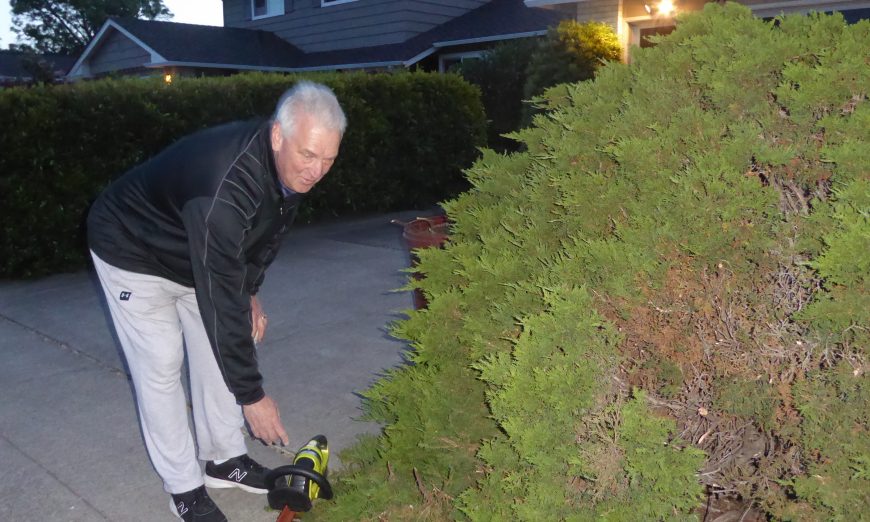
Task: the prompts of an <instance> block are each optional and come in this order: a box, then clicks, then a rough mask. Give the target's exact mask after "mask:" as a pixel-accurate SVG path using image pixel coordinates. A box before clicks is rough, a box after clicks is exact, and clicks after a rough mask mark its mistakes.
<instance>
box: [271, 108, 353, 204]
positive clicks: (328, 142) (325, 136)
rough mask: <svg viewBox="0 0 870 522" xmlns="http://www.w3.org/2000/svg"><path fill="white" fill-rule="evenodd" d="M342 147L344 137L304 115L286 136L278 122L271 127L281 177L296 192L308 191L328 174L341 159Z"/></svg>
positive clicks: (276, 161) (298, 117)
mask: <svg viewBox="0 0 870 522" xmlns="http://www.w3.org/2000/svg"><path fill="white" fill-rule="evenodd" d="M340 144H341V134H340V133H339V132H338V131H337V130H334V129H328V128H326V127H323V126H322V125H320V124H319V123H318V122H317V120H316V119H315V118H314V117H312V116H311V115H309V114H306V113H304V112H300V113H299V115H298V116H297V118H296V124H295V126H294V128H293V132H292V133H291V134H290V135H289V136H284V134H283V133H282V132H281V125H280V124H279V123H278V122H277V121H276V122H275V123H273V124H272V150H273V151H274V153H275V167H276V168H277V169H278V177H279V178H280V179H281V183H283V184H284V186H285V187H287V188H289V189H290V190H293V191H294V192H299V193H301V194H304V193H306V192H308V191H309V190H311V188H312V187H314V185H316V184H317V182H318V181H320V180H321V179H322V178H323V176H325V175H326V173H327V172H328V171H329V168H330V167H332V164H333V163H334V162H335V158H336V156H338V146H339V145H340Z"/></svg>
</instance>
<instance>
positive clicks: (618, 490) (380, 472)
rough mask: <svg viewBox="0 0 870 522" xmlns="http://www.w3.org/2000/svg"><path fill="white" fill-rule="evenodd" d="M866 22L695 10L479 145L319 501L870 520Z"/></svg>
mask: <svg viewBox="0 0 870 522" xmlns="http://www.w3.org/2000/svg"><path fill="white" fill-rule="evenodd" d="M868 48H870V21H863V22H860V23H858V24H855V25H847V24H846V23H845V22H844V20H843V17H842V16H841V15H839V14H834V15H819V14H811V15H806V16H804V15H789V16H784V17H782V18H779V19H776V20H771V21H765V20H761V19H758V18H756V17H754V16H753V15H752V12H751V11H750V10H749V9H748V8H746V7H744V6H740V5H738V4H735V3H727V4H724V5H720V4H716V3H708V4H706V6H705V7H704V9H703V11H702V12H696V13H689V14H686V15H683V16H681V17H680V18H679V20H678V23H677V28H676V30H675V31H674V32H673V33H672V34H670V35H668V36H666V37H663V38H662V39H661V40H659V41H658V45H657V46H655V47H653V48H649V49H642V50H637V54H634V55H633V57H632V64H631V65H625V64H620V63H610V64H607V65H606V66H604V67H602V68H601V69H600V70H599V71H598V72H597V74H596V75H595V78H594V80H592V81H586V82H578V83H573V84H561V85H559V86H557V87H554V88H551V89H549V90H548V91H547V92H546V93H545V94H544V97H543V98H542V99H541V100H542V102H543V105H544V106H545V108H546V110H547V112H545V113H543V114H539V115H537V116H536V117H535V120H534V124H533V125H532V126H531V127H529V128H526V129H524V130H522V131H519V132H517V133H515V134H514V136H515V137H516V138H517V139H519V140H521V141H522V143H523V144H524V145H525V147H526V148H525V150H524V152H521V153H516V154H511V155H502V154H497V153H494V152H493V151H485V153H484V155H483V157H482V158H481V159H480V160H478V161H477V162H476V163H475V164H474V166H473V167H472V168H471V169H469V170H468V171H467V175H468V178H469V180H470V182H471V183H472V186H473V188H472V189H471V190H470V191H468V192H466V193H464V194H462V195H461V196H460V197H459V198H457V199H455V200H452V201H449V202H446V203H445V204H444V207H445V209H446V210H447V212H448V215H449V216H450V217H451V219H452V227H451V235H450V241H449V242H448V244H447V245H446V248H444V249H424V250H422V251H420V252H419V258H420V264H419V265H418V267H417V268H418V269H419V270H420V271H422V272H423V273H424V274H425V278H424V279H423V280H421V281H412V282H411V283H410V285H411V286H414V287H419V288H422V290H423V291H424V293H425V294H426V296H427V298H428V301H429V308H428V309H427V310H422V311H414V312H410V315H409V317H408V319H407V320H403V321H401V322H399V323H398V324H397V325H396V327H395V330H394V331H395V333H396V335H398V336H400V337H402V338H405V339H408V340H409V341H410V342H411V345H412V351H411V353H410V354H409V355H408V359H409V362H410V363H411V364H408V365H406V366H403V367H402V368H400V369H396V370H394V371H392V372H391V373H390V374H389V375H388V377H387V378H386V379H384V380H382V381H380V382H378V383H377V385H376V386H375V387H374V388H373V389H372V390H371V391H370V392H368V393H367V398H368V400H369V403H368V405H367V407H368V411H369V413H370V415H371V417H372V418H373V419H376V420H379V421H381V422H383V423H384V424H385V425H386V426H385V429H384V433H383V435H382V436H381V437H379V438H377V439H367V440H366V442H365V443H364V444H361V445H360V446H358V447H356V448H354V449H353V451H352V452H351V453H350V454H348V455H347V458H344V459H343V462H345V463H346V464H347V465H348V470H347V471H346V472H345V473H344V474H343V475H342V476H341V477H338V478H337V480H336V481H335V489H336V491H337V495H336V500H335V501H334V502H332V503H324V504H322V505H321V506H318V509H317V510H315V511H316V513H314V512H313V513H312V514H316V516H318V517H319V516H322V517H323V519H326V520H391V521H397V520H448V519H461V520H462V519H470V520H475V521H496V520H498V521H501V520H516V521H523V520H535V521H539V520H547V521H549V520H554V521H555V520H565V521H586V520H589V521H592V520H612V521H619V522H621V521H626V520H698V519H701V518H704V519H706V520H713V519H717V520H737V519H739V518H741V517H742V518H743V519H744V520H747V519H749V518H750V517H751V518H752V519H755V520H764V519H773V520H795V521H797V520H801V521H802V520H843V521H845V520H850V521H851V520H868V519H870V494H868V492H870V417H868V415H867V412H868V411H870V393H868V390H870V376H868V372H867V368H868V357H870V334H868V332H870V301H868V299H870V298H868V286H870V284H868V283H870V271H868V257H867V252H868V251H870V178H868V170H867V166H868V165H870V152H868V151H870V68H868V67H867V49H868Z"/></svg>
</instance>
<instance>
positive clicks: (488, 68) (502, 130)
mask: <svg viewBox="0 0 870 522" xmlns="http://www.w3.org/2000/svg"><path fill="white" fill-rule="evenodd" d="M538 45H539V42H538V41H537V40H534V39H528V38H526V39H519V40H511V41H508V42H505V43H502V44H499V45H497V46H495V47H494V48H493V49H492V50H490V51H488V52H487V53H485V54H484V55H483V56H482V57H481V58H480V59H478V60H466V61H464V62H462V63H461V64H460V65H459V67H458V70H457V72H458V73H459V74H460V75H461V76H462V77H463V78H465V79H466V80H467V81H469V82H471V83H473V84H474V85H477V86H478V87H479V88H480V93H481V101H483V106H484V108H485V109H486V116H487V119H489V127H488V130H489V132H488V142H489V147H490V148H492V149H494V150H498V151H507V150H515V149H516V145H517V142H516V141H515V140H512V139H509V138H505V137H503V136H502V135H503V134H506V133H508V132H513V131H515V130H517V129H519V127H520V124H521V122H522V114H523V100H524V92H525V91H524V89H525V85H526V70H527V69H528V67H529V61H530V60H531V57H532V53H533V52H534V50H535V49H536V48H537V46H538Z"/></svg>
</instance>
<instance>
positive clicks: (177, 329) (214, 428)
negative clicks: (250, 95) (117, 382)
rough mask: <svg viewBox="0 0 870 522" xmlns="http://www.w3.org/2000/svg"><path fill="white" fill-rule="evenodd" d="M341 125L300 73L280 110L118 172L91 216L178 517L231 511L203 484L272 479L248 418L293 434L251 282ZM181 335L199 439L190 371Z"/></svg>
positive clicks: (328, 155) (277, 438) (316, 177)
mask: <svg viewBox="0 0 870 522" xmlns="http://www.w3.org/2000/svg"><path fill="white" fill-rule="evenodd" d="M345 127H346V119H345V116H344V113H343V112H342V109H341V107H340V105H339V103H338V101H337V100H336V98H335V95H334V94H333V93H332V91H331V90H329V88H327V87H325V86H323V85H318V84H314V83H311V82H300V83H298V84H297V85H296V86H295V87H293V88H292V89H290V90H289V91H287V92H286V93H285V94H284V96H282V98H281V100H280V101H279V103H278V107H277V110H276V112H275V115H274V117H273V119H272V120H271V121H260V122H257V121H254V122H242V123H230V124H227V125H222V126H219V127H215V128H211V129H207V130H203V131H200V132H197V133H195V134H193V135H191V136H188V137H186V138H183V139H181V140H180V141H178V142H177V143H175V144H174V145H172V146H170V147H169V148H167V149H166V150H164V151H163V152H162V153H160V154H158V155H157V156H155V157H154V158H152V159H150V160H148V161H147V162H145V163H143V164H142V165H139V166H138V167H135V168H133V169H132V170H130V171H129V172H128V173H126V174H125V175H124V176H122V177H121V178H120V179H118V180H117V181H115V182H114V183H113V184H112V185H110V186H109V187H108V188H107V189H106V191H105V192H104V193H103V194H102V195H101V196H100V197H99V198H98V199H97V201H96V202H95V203H94V205H93V207H92V209H91V211H90V214H89V215H88V244H89V246H90V249H91V254H92V256H93V260H94V266H95V268H96V271H97V274H98V276H99V278H100V282H101V284H102V286H103V289H104V291H105V293H106V299H107V301H108V305H109V310H110V312H111V316H112V321H113V322H114V325H115V330H116V331H117V334H118V338H119V339H120V342H121V346H122V348H123V351H124V355H125V356H126V359H127V365H128V367H129V369H130V373H131V376H132V379H133V385H134V388H135V391H136V400H137V406H138V409H139V419H140V422H141V425H142V433H143V436H144V439H145V445H146V447H147V449H148V454H149V456H150V458H151V461H152V463H153V465H154V468H155V469H156V471H157V473H158V474H159V475H160V477H161V479H162V480H163V484H164V488H165V490H166V492H167V493H169V494H171V496H172V502H171V509H172V512H173V513H174V514H175V515H176V516H178V517H179V518H181V519H183V520H186V521H202V522H205V521H208V522H212V521H216V522H220V521H224V520H226V518H225V517H224V515H223V513H221V511H220V509H218V507H217V506H216V505H215V504H214V502H213V501H212V500H211V499H210V498H209V496H208V493H207V492H206V489H205V486H208V487H217V488H225V487H239V488H241V489H243V490H245V491H250V492H254V493H265V492H266V491H267V489H266V485H265V483H264V477H265V473H266V472H267V471H268V470H266V469H265V468H264V467H263V466H261V465H259V464H258V463H256V462H255V461H254V460H252V459H251V458H250V457H249V456H248V455H247V448H246V445H245V438H244V435H243V433H242V430H241V428H242V427H243V425H244V422H245V421H247V423H248V426H249V428H250V430H251V432H252V433H253V435H254V436H255V437H256V438H258V439H260V440H262V441H264V442H266V443H270V444H271V443H283V444H287V443H288V442H289V440H288V437H287V432H286V430H285V428H284V426H283V424H282V422H281V417H280V414H279V411H278V407H277V405H276V403H275V401H274V400H273V399H272V398H271V397H269V396H268V395H267V394H266V392H265V391H264V390H263V379H262V376H261V375H260V372H259V370H258V367H257V356H256V351H255V347H254V344H255V343H256V342H259V341H260V340H261V339H262V337H263V334H264V331H265V328H266V314H265V313H263V310H262V308H261V306H260V303H259V301H258V300H257V297H256V294H257V291H258V289H259V287H260V284H261V283H262V281H263V274H264V272H265V270H266V268H267V267H268V266H269V264H270V263H271V262H272V260H273V259H274V258H275V254H276V253H277V250H278V246H279V243H280V240H281V235H282V233H283V232H284V231H285V230H286V228H287V227H288V226H289V225H290V223H291V221H292V220H293V217H294V215H295V213H296V209H297V205H298V204H299V201H300V199H301V196H302V195H303V194H305V193H306V192H308V191H309V190H311V188H312V187H313V186H314V185H315V184H317V182H318V181H320V180H321V179H322V178H323V176H324V175H325V174H326V173H327V172H328V171H329V169H330V167H331V166H332V164H333V162H334V161H335V158H336V156H337V154H338V148H339V144H340V143H341V138H342V135H343V134H344V130H345ZM184 347H186V350H187V358H188V368H189V376H190V398H191V402H192V405H193V419H194V424H195V427H196V429H195V433H196V445H194V440H193V436H192V435H191V431H190V427H189V425H188V416H187V413H188V412H187V402H186V399H185V394H184V390H183V388H182V383H181V369H182V363H183V359H184ZM197 456H198V457H199V459H200V460H203V461H206V464H205V476H203V473H202V469H201V467H200V463H199V462H198V460H197Z"/></svg>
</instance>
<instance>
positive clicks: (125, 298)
mask: <svg viewBox="0 0 870 522" xmlns="http://www.w3.org/2000/svg"><path fill="white" fill-rule="evenodd" d="M131 295H133V292H121V295H120V299H121V301H129V300H130V296H131Z"/></svg>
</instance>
